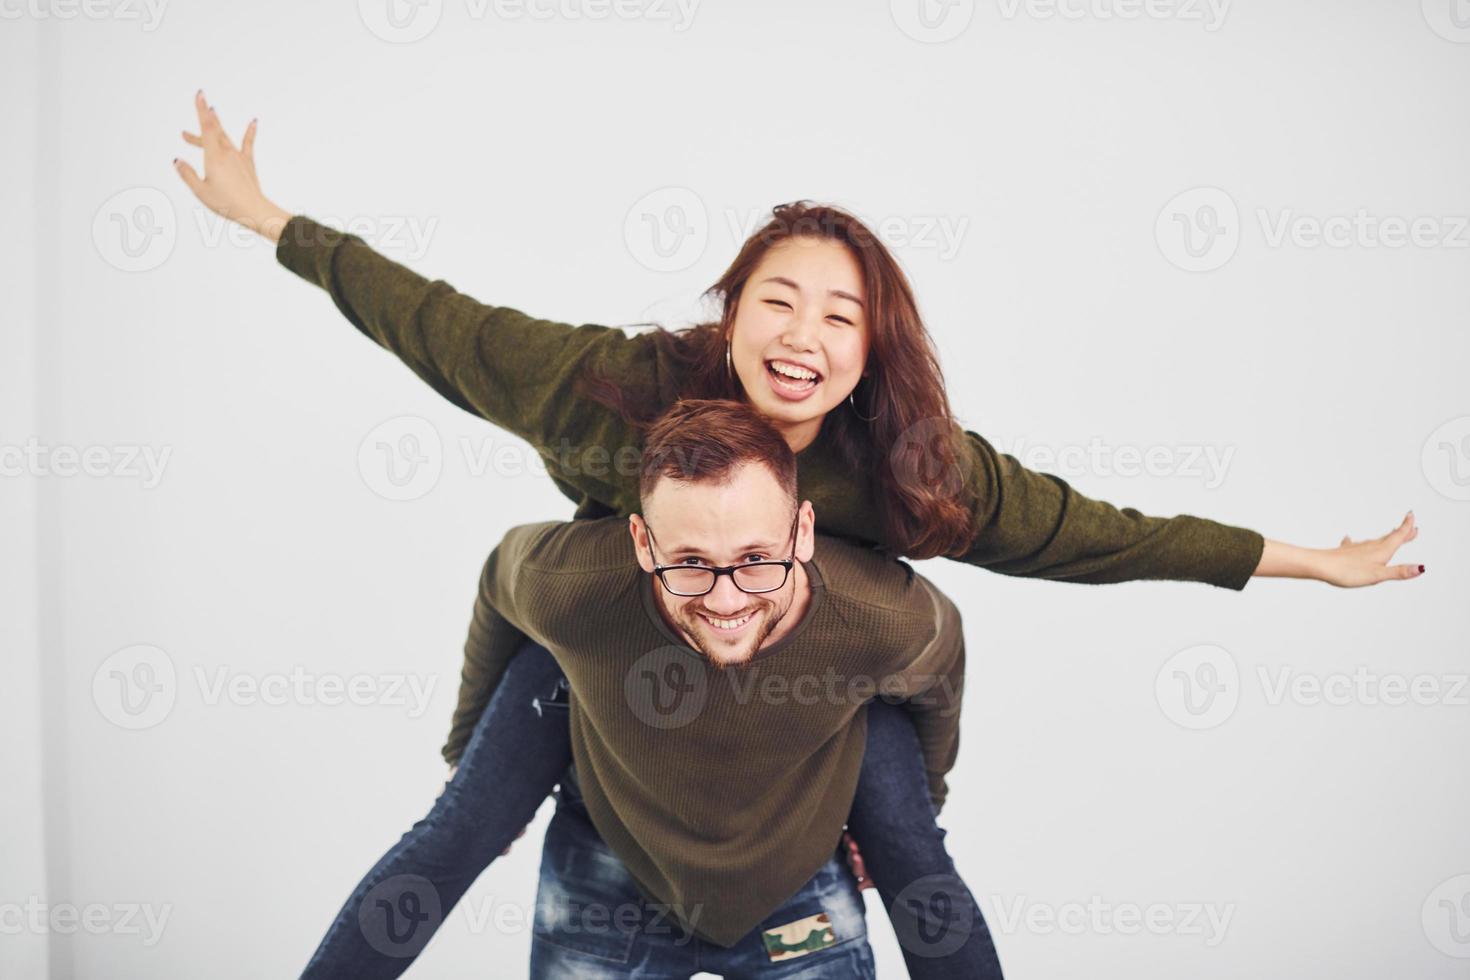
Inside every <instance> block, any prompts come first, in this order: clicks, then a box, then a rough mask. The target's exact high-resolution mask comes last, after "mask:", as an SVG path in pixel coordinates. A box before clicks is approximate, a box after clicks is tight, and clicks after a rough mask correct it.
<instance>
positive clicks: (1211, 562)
mask: <svg viewBox="0 0 1470 980" xmlns="http://www.w3.org/2000/svg"><path fill="white" fill-rule="evenodd" d="M963 442H964V445H963V446H962V459H965V460H966V461H965V462H964V464H963V465H964V469H965V477H966V480H965V488H964V492H966V493H968V494H969V495H970V497H971V500H972V501H973V503H974V507H975V515H976V523H977V526H978V528H979V531H978V534H977V536H976V538H975V540H974V541H973V542H972V544H971V546H970V548H969V550H968V551H967V552H966V553H965V554H964V555H963V556H962V557H961V560H962V561H965V562H969V563H971V564H975V565H981V566H984V567H986V568H989V569H990V570H992V571H996V572H1000V573H1002V574H1005V575H1018V576H1026V577H1036V578H1048V579H1056V580H1059V581H1068V582H1084V583H1092V584H1099V583H1112V582H1128V581H1136V580H1141V579H1168V580H1176V581H1189V582H1204V583H1208V584H1210V585H1215V586H1219V587H1221V588H1227V589H1234V590H1237V591H1239V590H1241V589H1244V588H1245V586H1246V584H1247V583H1248V582H1249V581H1250V580H1251V578H1253V577H1256V576H1261V577H1268V576H1269V577H1288V578H1310V579H1317V580H1319V581H1323V582H1328V583H1330V584H1333V585H1338V586H1343V587H1352V586H1361V585H1372V584H1375V583H1377V582H1383V581H1388V580H1390V579H1407V578H1415V577H1417V576H1418V575H1420V574H1422V573H1423V566H1421V565H1417V564H1402V565H1390V564H1388V562H1389V561H1390V560H1391V559H1392V558H1393V555H1394V553H1395V552H1396V551H1397V550H1398V548H1399V547H1400V546H1402V545H1403V544H1405V543H1407V542H1409V541H1412V540H1413V539H1414V538H1415V537H1416V536H1417V534H1418V531H1417V530H1416V529H1415V527H1414V523H1413V515H1412V513H1410V514H1409V515H1407V516H1406V517H1405V518H1404V521H1403V523H1402V524H1400V525H1399V527H1397V528H1396V529H1394V530H1393V531H1390V532H1389V533H1388V534H1385V535H1384V536H1383V537H1381V538H1375V539H1373V540H1371V541H1362V542H1356V543H1354V542H1352V541H1350V540H1349V539H1347V538H1344V539H1343V541H1342V543H1341V544H1340V545H1339V546H1338V547H1336V548H1320V549H1317V548H1302V547H1297V546H1294V545H1288V544H1284V543H1282V542H1279V541H1268V540H1267V539H1266V538H1265V537H1264V536H1263V535H1261V534H1260V533H1259V532H1257V531H1253V530H1251V529H1249V528H1244V527H1236V526H1234V525H1230V524H1224V523H1221V522H1218V521H1213V520H1210V519H1208V518H1203V517H1196V516H1194V515H1191V514H1180V515H1178V516H1175V517H1151V516H1148V515H1146V514H1143V513H1140V512H1139V511H1137V510H1135V509H1133V508H1131V507H1123V508H1119V507H1115V506H1113V505H1112V504H1109V503H1107V502H1105V501H1101V500H1094V499H1091V498H1089V497H1086V496H1084V495H1083V494H1081V493H1079V492H1078V491H1077V490H1076V489H1075V488H1073V487H1072V486H1071V485H1070V484H1069V483H1067V481H1066V480H1063V479H1062V478H1061V477H1058V476H1054V475H1052V474H1049V473H1041V472H1037V471H1035V470H1029V469H1027V468H1026V467H1024V466H1022V465H1021V463H1020V462H1019V461H1018V460H1017V459H1016V458H1015V457H1014V456H1012V455H1010V454H1008V453H1002V452H999V451H997V450H996V449H995V447H993V446H992V445H991V444H990V443H989V442H988V441H987V440H986V439H985V438H984V437H982V436H980V435H977V434H976V433H974V432H964V433H963ZM955 486H956V489H957V491H958V484H957V483H956V484H955Z"/></svg>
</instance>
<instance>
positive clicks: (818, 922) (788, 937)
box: [761, 912, 837, 963]
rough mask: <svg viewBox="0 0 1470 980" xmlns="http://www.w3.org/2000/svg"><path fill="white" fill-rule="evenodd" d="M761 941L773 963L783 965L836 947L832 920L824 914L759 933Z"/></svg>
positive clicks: (820, 913)
mask: <svg viewBox="0 0 1470 980" xmlns="http://www.w3.org/2000/svg"><path fill="white" fill-rule="evenodd" d="M761 939H762V940H763V941H764V942H765V944H766V955H768V956H769V957H770V958H771V962H773V963H784V962H786V961H787V960H794V959H796V958H797V957H798V956H805V955H806V954H808V953H815V952H817V951H819V950H823V949H826V948H827V947H828V946H835V945H837V934H836V933H835V932H834V931H833V930H832V920H831V919H830V918H829V917H828V916H827V914H826V913H825V912H818V913H817V914H816V915H809V916H807V917H806V918H805V919H797V920H796V921H795V922H788V923H786V924H785V925H784V926H777V927H776V928H774V929H767V930H765V931H764V932H762V933H761Z"/></svg>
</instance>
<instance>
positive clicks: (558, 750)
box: [302, 640, 1001, 980]
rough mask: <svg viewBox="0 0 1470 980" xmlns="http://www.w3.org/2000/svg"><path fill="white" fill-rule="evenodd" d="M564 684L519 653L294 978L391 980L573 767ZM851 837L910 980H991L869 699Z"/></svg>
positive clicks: (985, 951)
mask: <svg viewBox="0 0 1470 980" xmlns="http://www.w3.org/2000/svg"><path fill="white" fill-rule="evenodd" d="M567 693H568V692H567V689H566V678H565V677H564V676H563V674H562V672H561V668H560V667H559V666H558V665H557V663H556V661H555V660H554V659H553V658H552V656H551V654H550V653H549V652H547V650H546V649H545V648H544V647H541V646H540V645H538V644H536V643H534V642H532V641H530V640H526V641H524V642H523V643H522V644H521V646H520V648H519V650H518V651H517V653H516V656H515V657H513V658H512V659H511V662H510V664H509V665H508V666H507V667H506V669H505V672H504V674H503V675H502V676H501V680H500V684H499V686H498V687H497V688H496V690H495V694H494V696H493V697H492V698H491V700H490V704H489V705H488V706H487V707H486V709H485V711H484V713H483V714H482V715H481V716H480V720H479V722H478V723H477V724H476V726H475V731H474V734H473V735H472V736H471V737H470V740H469V743H468V744H467V745H466V746H465V750H464V753H463V755H462V756H461V757H460V761H459V769H458V771H456V772H455V774H454V778H453V779H452V780H450V781H449V784H448V785H447V786H446V787H445V788H444V791H443V793H441V794H440V796H439V799H438V800H436V801H435V803H434V806H433V808H432V809H431V810H430V811H429V813H428V815H427V816H425V817H424V818H423V819H422V820H420V821H418V822H417V823H415V824H414V825H413V828H412V829H411V830H409V831H408V833H406V834H404V835H403V837H402V838H401V839H400V840H399V841H398V843H396V844H394V845H393V846H392V847H391V848H389V849H388V852H387V853H386V854H384V855H383V857H382V858H381V859H380V860H379V861H378V863H377V864H376V865H374V866H373V868H372V870H371V871H369V872H368V873H367V875H366V876H365V877H364V878H363V879H362V881H361V882H359V883H358V885H357V887H356V889H354V890H353V892H352V895H351V896H350V897H349V898H348V899H347V902H346V904H344V905H343V906H342V909H341V911H340V912H338V913H337V918H336V919H335V920H334V921H333V922H332V925H331V927H330V928H329V929H328V930H327V933H326V935H325V937H323V939H322V942H321V945H320V946H318V947H317V950H316V952H315V953H314V954H313V955H312V958H311V961H310V962H309V963H308V964H307V966H306V970H305V971H304V972H303V974H302V976H303V977H342V978H353V980H356V978H372V977H397V976H399V975H401V974H402V973H403V971H404V970H406V969H408V965H409V963H411V962H412V961H413V958H414V957H415V956H417V955H418V954H419V951H420V950H422V949H423V948H424V946H425V945H426V944H427V943H428V941H429V939H430V938H431V937H432V936H433V934H434V931H435V930H436V929H438V928H439V925H440V924H441V923H442V922H443V921H444V919H445V918H446V917H447V916H448V915H449V912H450V910H451V909H453V908H454V905H455V903H456V902H458V901H459V899H460V897H461V896H463V895H464V893H465V892H466V891H468V890H469V887H470V885H471V884H472V883H473V882H474V880H475V879H476V878H477V877H479V874H480V872H481V871H483V870H485V868H487V867H488V866H489V865H490V863H491V862H492V861H494V860H495V859H496V858H497V857H499V856H500V853H501V852H502V851H503V850H505V848H506V847H507V846H509V845H510V843H511V841H513V840H515V837H516V835H517V834H518V833H520V831H521V829H522V828H523V827H525V826H526V824H528V823H530V822H531V820H532V819H533V818H534V817H535V815H536V810H537V809H538V808H539V807H540V805H541V803H542V801H543V800H545V799H546V797H547V796H548V795H549V794H550V793H551V791H552V789H553V788H554V787H555V786H556V785H557V783H558V782H559V781H561V780H562V777H563V775H564V774H566V773H567V771H568V767H569V766H570V765H571V758H572V753H571V741H570V736H569V734H568V729H567V713H568V706H567ZM848 828H849V830H850V831H851V832H852V836H853V837H854V839H856V841H857V843H858V846H859V847H860V848H861V849H862V854H863V860H864V864H865V866H866V870H867V872H868V874H869V876H870V877H871V878H872V879H873V883H874V885H876V886H877V889H878V893H879V895H880V896H882V899H883V904H884V906H885V907H886V908H887V909H888V911H889V918H890V919H891V921H892V922H893V927H894V931H895V933H896V934H897V936H898V939H899V942H900V945H901V946H902V949H903V955H904V961H905V963H906V964H907V965H908V969H909V976H910V977H914V978H925V980H927V978H931V977H932V978H946V980H951V978H967V980H968V978H986V980H989V978H993V977H1000V976H1001V971H1000V963H999V961H998V960H997V958H996V953H995V947H994V946H993V944H992V943H991V938H990V931H989V929H988V928H987V927H986V925H985V920H984V918H983V917H982V916H981V914H980V909H979V906H978V905H977V904H976V903H975V900H974V898H973V896H972V895H971V894H970V891H969V889H968V888H966V887H965V884H964V882H963V881H962V880H961V879H960V877H959V875H958V874H957V873H956V871H955V867H954V863H953V861H952V860H951V859H950V857H949V854H948V852H947V851H946V849H945V846H944V838H945V835H946V831H944V830H943V829H941V828H940V827H939V826H938V825H937V824H936V823H935V821H934V815H933V810H932V809H931V808H930V805H929V791H928V785H927V780H926V777H925V774H924V766H923V757H922V755H921V753H920V750H919V740H918V735H917V733H916V732H915V730H914V726H913V723H912V722H911V721H910V719H909V717H908V711H907V710H906V709H905V708H904V707H903V706H902V705H897V704H890V703H887V702H885V701H884V700H882V699H881V698H880V699H877V700H874V701H873V702H871V703H870V704H869V706H868V739H867V748H866V752H865V755H864V757H863V767H862V771H861V775H860V777H859V780H858V787H857V794H856V797H855V799H854V800H853V805H852V812H851V814H850V815H849V817H848Z"/></svg>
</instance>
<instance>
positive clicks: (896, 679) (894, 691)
mask: <svg viewBox="0 0 1470 980" xmlns="http://www.w3.org/2000/svg"><path fill="white" fill-rule="evenodd" d="M913 580H914V582H915V583H916V584H917V585H919V586H922V588H916V589H915V593H914V594H915V596H916V597H917V598H918V599H919V601H921V602H923V603H924V605H925V606H926V607H927V609H926V610H925V615H926V616H930V615H932V621H930V622H929V623H928V624H927V625H926V628H925V629H923V630H922V636H923V638H924V639H923V643H922V645H921V646H920V647H919V648H918V649H917V650H915V651H914V652H913V653H912V654H910V655H909V657H908V658H907V666H905V667H904V668H903V669H902V670H901V671H899V672H897V673H896V674H894V675H892V676H891V677H889V678H887V680H886V682H885V684H884V685H883V686H884V688H885V693H886V695H887V696H888V697H898V698H902V699H903V701H902V703H903V706H904V707H905V708H906V709H907V710H908V712H909V714H910V716H911V718H912V719H913V722H914V729H915V731H916V732H917V733H918V736H919V748H920V750H921V751H922V753H923V756H924V773H925V776H926V777H927V779H928V782H929V798H930V801H931V803H932V804H933V806H934V812H935V813H936V814H937V813H938V812H939V811H940V809H942V808H943V807H944V801H945V799H946V797H948V795H949V784H948V783H947V782H946V781H945V777H946V776H947V775H948V774H949V771H950V770H951V769H953V768H954V764H955V759H956V758H957V757H958V756H959V751H960V707H961V702H962V700H963V696H964V690H965V633H964V624H963V623H962V622H961V620H960V611H959V609H957V608H956V607H955V604H954V603H953V602H951V601H950V600H949V598H948V597H947V596H945V595H944V593H942V592H940V591H939V590H938V589H936V588H935V587H934V586H933V585H932V584H930V582H929V581H928V580H927V579H925V578H924V577H923V576H922V575H919V574H917V573H913Z"/></svg>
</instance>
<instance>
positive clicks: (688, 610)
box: [629, 463, 814, 667]
mask: <svg viewBox="0 0 1470 980" xmlns="http://www.w3.org/2000/svg"><path fill="white" fill-rule="evenodd" d="M643 509H644V511H645V514H646V518H647V523H645V522H644V519H643V518H642V517H640V516H639V515H637V514H635V515H633V516H632V517H631V518H630V519H629V530H630V531H631V532H632V535H633V543H634V547H635V548H636V549H637V552H638V564H639V565H640V566H642V568H643V570H644V571H645V572H649V573H652V572H653V567H654V565H655V564H659V565H675V564H690V565H706V566H724V565H738V564H741V563H744V562H751V561H760V560H770V559H780V558H790V557H792V541H793V534H792V524H793V516H795V518H796V519H795V522H794V523H795V525H796V532H795V544H796V548H795V552H796V558H797V560H799V561H809V560H810V559H811V557H812V549H813V544H814V542H813V538H812V535H813V517H812V505H811V503H810V502H804V503H803V504H802V505H801V507H800V508H796V507H795V502H794V501H793V500H792V499H791V497H790V496H788V495H787V494H786V493H785V492H784V491H783V490H782V489H781V486H780V484H779V483H778V482H777V481H776V478H775V476H773V475H772V474H771V471H770V470H769V469H767V468H766V467H765V466H763V465H761V464H758V463H751V464H746V465H744V466H741V467H739V468H737V469H736V470H735V471H734V472H733V474H732V478H731V479H730V481H729V482H727V483H724V484H719V483H683V482H678V481H675V480H671V479H667V478H665V479H662V480H660V481H658V483H657V485H655V487H654V489H653V491H652V492H651V493H650V494H649V496H648V499H647V500H645V501H644V502H643ZM794 511H795V512H796V513H795V515H793V512H794ZM648 525H652V530H653V534H652V542H651V544H650V537H649V534H648ZM798 579H800V582H801V585H802V587H805V578H804V576H801V575H800V574H799V572H798V570H797V569H795V568H793V569H792V572H791V574H790V575H788V576H787V578H786V583H785V584H784V585H782V586H781V588H779V589H777V590H776V591H775V592H764V593H759V594H754V593H748V592H743V591H741V590H740V589H739V588H737V587H736V585H735V581H734V577H733V576H730V575H721V576H719V577H718V578H717V579H716V580H715V587H714V589H713V590H712V591H710V592H707V593H705V594H704V595H702V596H678V595H674V594H672V593H671V592H669V591H668V590H667V589H666V588H664V586H663V584H662V583H661V582H658V581H654V583H653V591H654V595H656V596H657V597H658V603H659V607H660V608H661V609H662V610H663V612H664V616H665V617H666V618H667V619H668V620H669V622H670V623H671V624H673V625H674V627H675V628H676V629H677V630H679V632H680V633H682V634H683V637H684V639H685V641H686V642H687V643H688V644H689V645H690V646H692V647H693V648H694V649H696V650H698V651H699V652H701V653H703V654H704V656H705V657H706V658H707V659H708V660H709V661H710V662H711V663H712V664H713V665H715V666H717V667H727V666H731V665H733V664H741V663H745V662H746V661H748V660H749V659H750V658H751V657H752V656H754V655H755V652H756V651H757V650H759V649H760V647H761V646H762V644H764V643H765V641H766V639H767V637H769V636H770V635H771V633H772V632H774V631H775V629H776V628H777V626H778V625H780V624H781V622H782V620H783V619H784V617H785V616H786V615H787V613H788V612H790V610H791V608H792V605H793V602H794V601H795V599H796V597H797V587H798Z"/></svg>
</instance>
